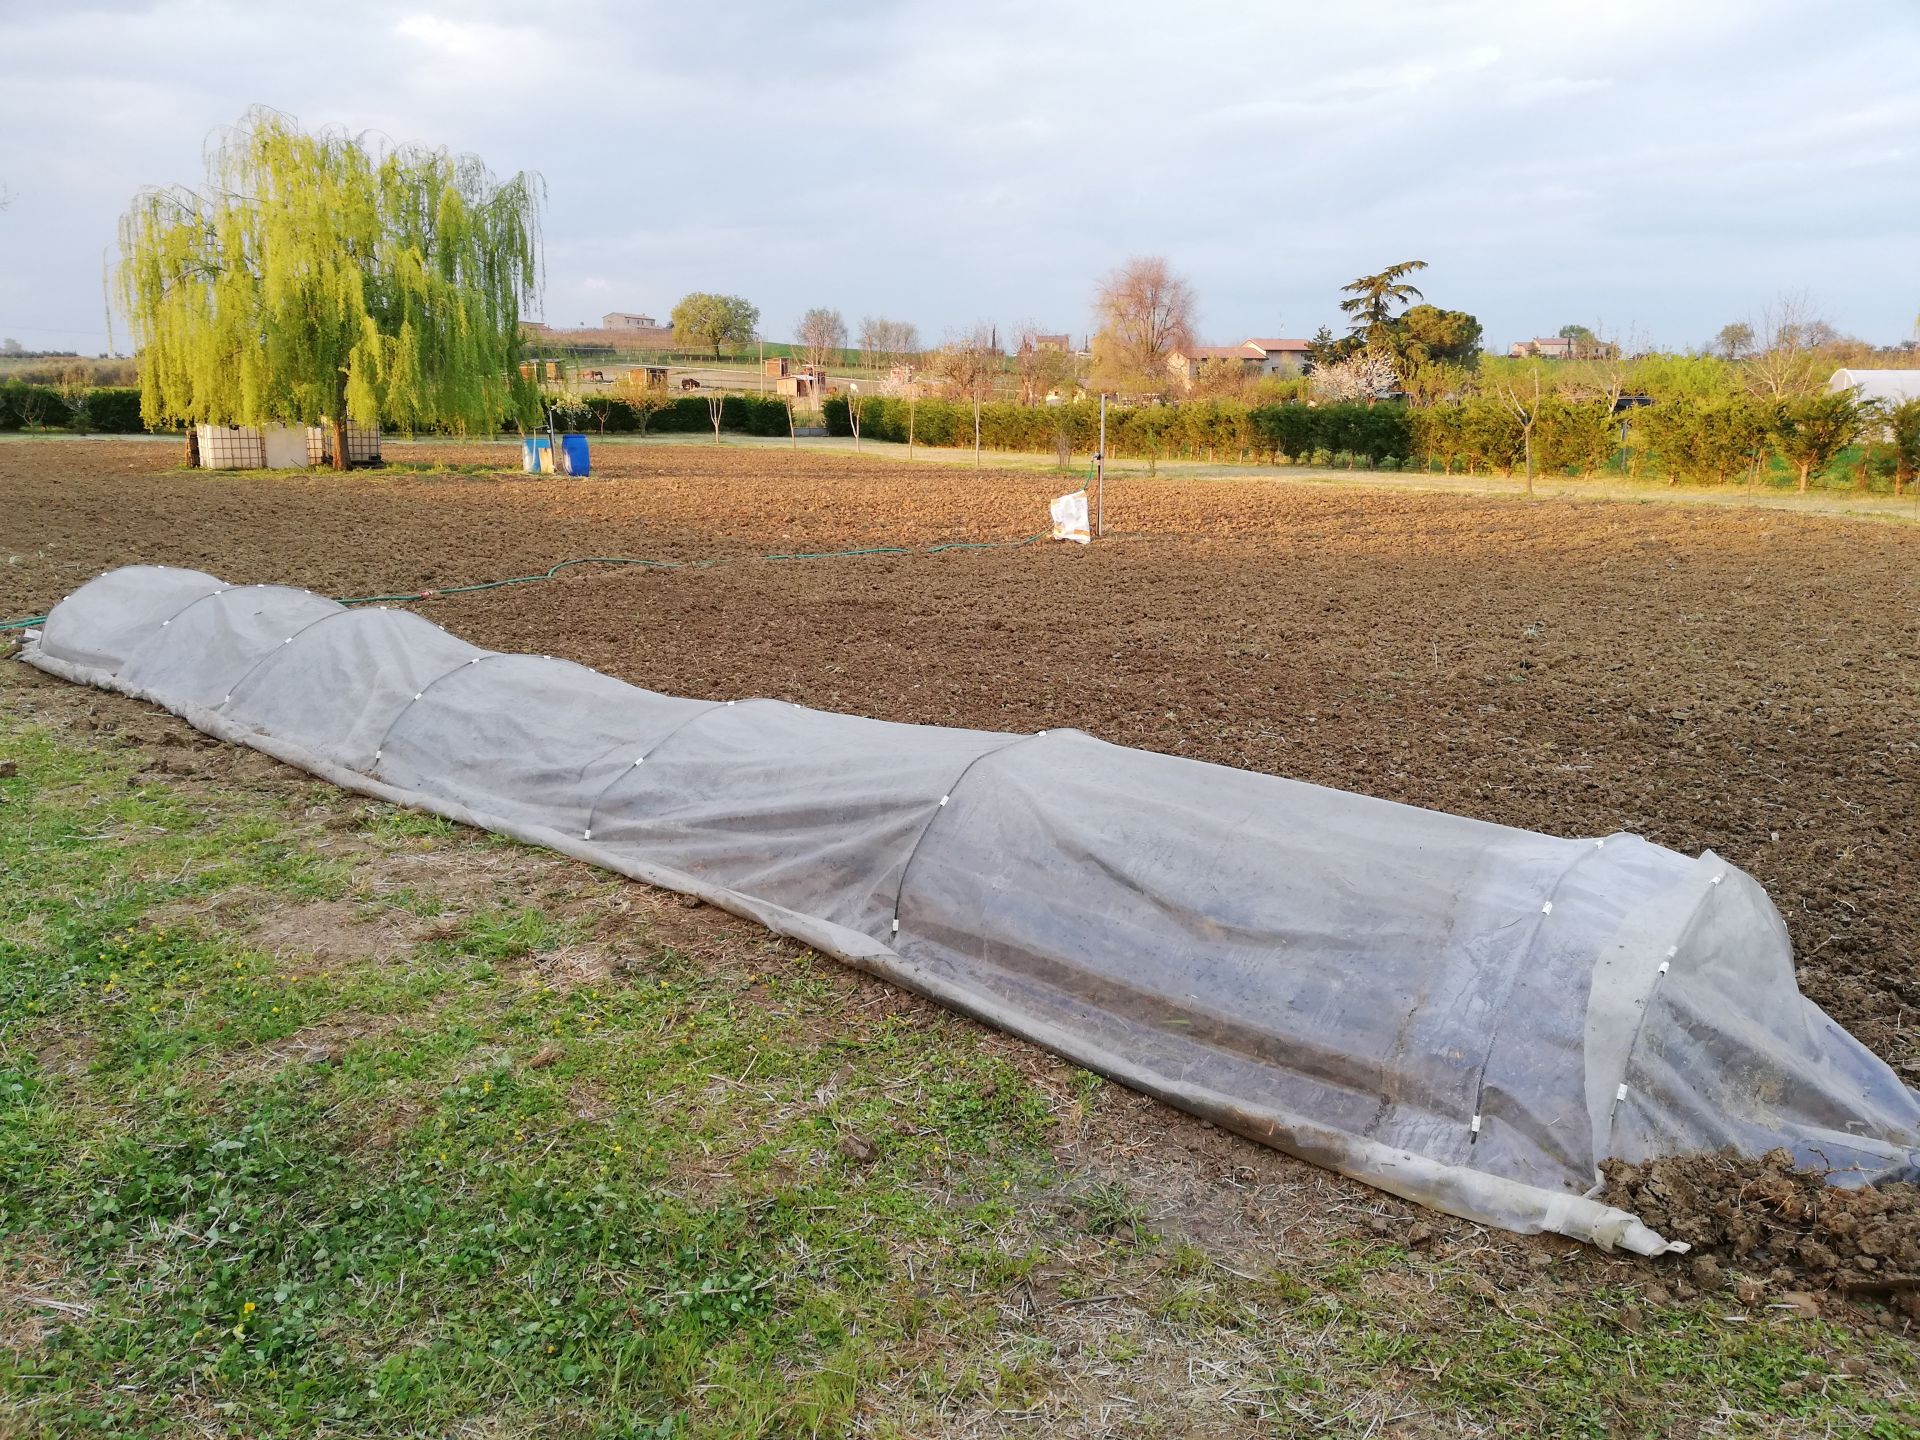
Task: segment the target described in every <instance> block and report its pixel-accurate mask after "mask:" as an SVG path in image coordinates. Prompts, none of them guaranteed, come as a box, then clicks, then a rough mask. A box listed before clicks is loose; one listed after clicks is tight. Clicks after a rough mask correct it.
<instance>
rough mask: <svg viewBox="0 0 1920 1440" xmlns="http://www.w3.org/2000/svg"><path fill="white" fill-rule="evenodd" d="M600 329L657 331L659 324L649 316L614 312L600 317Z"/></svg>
mask: <svg viewBox="0 0 1920 1440" xmlns="http://www.w3.org/2000/svg"><path fill="white" fill-rule="evenodd" d="M600 328H601V329H602V330H657V329H659V328H660V322H659V321H657V320H655V319H654V318H653V317H652V316H651V315H628V314H625V313H623V312H621V311H618V310H616V311H614V312H613V313H612V314H610V315H602V316H601V317H600Z"/></svg>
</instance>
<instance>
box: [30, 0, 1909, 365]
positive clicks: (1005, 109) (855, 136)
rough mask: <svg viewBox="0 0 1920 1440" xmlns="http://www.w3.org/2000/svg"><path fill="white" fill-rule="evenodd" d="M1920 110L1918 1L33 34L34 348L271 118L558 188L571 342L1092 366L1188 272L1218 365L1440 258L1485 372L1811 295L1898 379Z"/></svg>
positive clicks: (136, 7)
mask: <svg viewBox="0 0 1920 1440" xmlns="http://www.w3.org/2000/svg"><path fill="white" fill-rule="evenodd" d="M1917 71H1920V5H1916V4H1915V3H1914V0H1838V3H1834V4H1828V5H1814V4H1809V3H1807V0H1609V3H1606V4H1595V3H1593V0H1567V3H1563V0H1376V3H1373V4H1368V5H1364V6H1334V5H1299V4H1278V3H1265V4H1256V3H1252V0H1246V3H1209V0H1193V3H1184V4H1179V5H1168V4H1165V3H1157V4H1150V3H1134V0H1103V3H1083V0H1051V3H1049V0H1005V3H1003V0H958V3H956V0H944V3H919V0H900V3H880V0H871V3H859V0H854V3H840V4H825V5H816V6H793V5H773V4H733V5H718V4H712V3H702V0H682V3H679V4H673V5H654V4H647V3H634V0H626V3H593V0H578V3H556V4H546V5H542V4H531V5H529V4H526V3H515V4H495V3H492V0H464V3H461V4H459V5H445V6H438V7H436V6H433V5H428V4H419V5H409V4H393V5H380V4H361V3H355V0H328V3H320V0H306V3H301V4H280V3H275V0H251V3H224V0H181V3H152V4H137V3H98V0H62V3H59V4H52V5H49V4H46V3H44V0H32V3H23V0H0V187H4V190H5V192H6V194H7V195H8V196H10V197H11V204H10V205H9V206H8V208H7V209H5V210H4V211H0V336H14V337H17V338H18V339H19V340H20V341H21V343H22V344H24V345H27V346H28V347H29V348H35V349H40V348H62V349H77V350H81V351H97V350H99V349H101V348H102V347H103V346H104V345H105V343H106V322H105V319H104V311H103V301H102V284H101V275H102V265H103V262H104V261H105V260H106V259H107V258H108V257H109V256H110V255H111V252H112V246H113V243H114V226H115V221H116V219H117V217H118V216H119V214H120V212H121V211H122V210H123V209H124V208H125V206H126V203H127V201H128V199H129V198H130V197H131V196H132V195H133V194H134V193H135V191H137V190H138V189H139V188H140V187H141V186H143V185H148V184H157V183H173V182H184V183H193V182H195V181H196V180H197V179H198V177H199V176H200V174H201V173H202V169H201V155H202V148H203V146H204V144H205V142H206V140H207V137H208V135H209V133H210V132H211V131H213V130H214V129H215V127H217V126H219V125H222V124H224V123H230V122H232V121H233V120H235V119H237V118H238V117H239V115H240V114H241V112H242V111H244V110H245V109H246V108H247V107H248V106H249V105H252V104H266V105H272V106H275V107H277V108H279V109H282V110H285V111H287V112H289V113H291V114H293V115H295V116H297V117H298V118H299V119H300V120H301V121H303V122H305V123H307V124H309V125H314V126H318V125H345V126H349V127H351V128H353V129H355V130H362V129H365V130H376V131H380V132H384V133H386V134H388V135H391V136H395V137H398V138H404V139H411V140H422V141H428V142H431V143H434V144H440V145H445V146H448V147H450V148H452V149H456V150H467V151H473V152H476V153H478V154H479V155H481V156H483V157H484V158H485V159H486V160H487V162H488V163H489V164H490V165H491V166H492V167H493V168H494V169H495V171H496V172H500V173H510V172H512V171H515V170H519V169H531V170H537V171H538V172H540V173H541V174H542V175H543V176H544V177H545V179H546V182H547V187H548V209H547V213H546V235H547V248H546V264H547V282H546V294H545V315H546V318H547V319H549V320H552V321H555V322H559V323H566V324H572V323H577V322H579V321H581V320H583V319H589V318H592V317H597V316H598V315H600V314H601V313H602V312H603V311H606V310H615V309H618V310H642V311H647V312H650V313H653V314H656V315H664V314H665V313H666V312H667V310H668V309H670V308H671V306H672V304H673V302H674V300H675V299H676V298H678V297H679V296H680V295H681V294H683V293H684V292H686V291H688V290H691V289H716V290H725V291H729V292H734V293H739V294H743V295H745V296H747V297H748V298H749V299H751V300H753V301H754V302H755V303H756V304H758V305H759V306H760V307H761V311H762V315H763V319H762V326H761V328H762V330H763V331H764V332H765V333H766V334H767V335H768V336H769V337H771V338H776V339H778V338H784V337H786V336H788V335H790V334H791V332H792V329H793V325H794V321H795V320H796V318H797V317H798V315H799V314H800V312H801V311H802V310H804V309H805V308H806V307H808V306H810V305H831V306H834V307H836V308H838V309H839V310H840V311H841V312H842V313H844V314H845V315H846V316H847V318H848V321H849V323H850V324H854V325H857V321H858V317H859V316H861V315H865V314H883V315H888V316H893V317H898V318H903V319H908V320H912V321H914V322H915V323H916V324H918V325H919V327H920V331H921V334H922V336H923V337H925V338H927V339H928V340H929V341H935V340H938V339H939V337H940V336H941V335H942V334H943V333H944V332H946V331H948V330H954V329H959V328H962V327H966V326H970V325H972V324H973V323H975V322H977V321H982V320H990V321H995V322H997V323H998V324H999V325H1000V326H1001V327H1002V330H1003V332H1004V331H1005V330H1006V329H1007V328H1008V327H1010V326H1012V325H1013V324H1015V323H1017V322H1019V321H1022V320H1033V321H1037V322H1039V323H1040V324H1041V325H1042V327H1043V328H1049V329H1055V328H1057V329H1063V330H1072V331H1074V332H1075V333H1076V334H1078V333H1079V332H1081V331H1084V330H1085V329H1086V328H1087V325H1088V318H1089V317H1088V309H1089V299H1090V295H1091V292H1092V289H1093V285H1094V283H1095V281H1096V280H1097V278H1098V277H1099V276H1100V275H1101V274H1102V273H1104V272H1105V271H1107V270H1109V269H1111V268H1112V267H1113V266H1114V265H1115V264H1116V263H1118V262H1120V261H1121V260H1123V259H1125V258H1126V257H1127V256H1129V255H1136V254H1155V253H1157V254H1164V255H1166V256H1167V257H1168V258H1169V259H1170V260H1171V261H1172V262H1173V263H1174V265H1175V266H1176V268H1177V269H1179V270H1180V271H1181V272H1183V273H1184V274H1185V275H1186V276H1187V277H1188V278H1189V279H1190V280H1191V281H1192V283H1193V285H1194V288H1195V290H1196V291H1197V292H1198V295H1199V299H1200V317H1199V318H1200V329H1201V331H1202V334H1203V337H1204V338H1207V339H1211V340H1214V341H1221V342H1226V341H1236V340H1239V339H1242V338H1244V337H1246V336H1247V335H1250V334H1255V335H1276V334H1279V335H1307V334H1310V333H1311V332H1312V331H1313V330H1314V329H1315V328H1316V327H1318V326H1319V325H1321V324H1329V323H1336V322H1337V321H1338V319H1339V316H1338V311H1337V309H1336V305H1337V300H1338V296H1337V295H1336V293H1335V292H1336V291H1337V289H1338V287H1339V286H1340V285H1341V284H1342V283H1343V282H1344V281H1346V280H1348V279H1350V278H1352V277H1353V276H1355V275H1357V274H1360V273H1362V272H1365V271H1369V270H1375V269H1378V268H1380V267H1381V266H1383V265H1385V264H1387V263H1388V262H1391V261H1397V260H1404V259H1409V258H1419V259H1424V260H1427V261H1429V262H1430V263H1431V267H1432V268H1431V269H1430V270H1429V271H1428V272H1427V273H1426V275H1425V276H1423V277H1421V278H1422V280H1423V283H1424V287H1425V289H1426V292H1427V295H1428V297H1429V298H1430V299H1432V300H1433V301H1435V302H1436V303H1439V304H1443V305H1447V306H1449V307H1454V308H1462V309H1467V310H1471V311H1472V312H1474V313H1475V314H1477V315H1478V316H1480V318H1481V319H1482V321H1483V322H1484V323H1485V325H1486V330H1487V339H1488V341H1489V343H1490V344H1499V345H1504V344H1506V343H1507V342H1508V341H1510V340H1512V339H1515V338H1519V337H1522V336H1526V335H1531V334H1535V333H1551V332H1552V331H1554V330H1556V329H1557V328H1559V327H1560V326H1561V325H1563V324H1566V323H1569V322H1579V323H1583V324H1588V325H1592V326H1594V327H1595V328H1598V329H1601V330H1602V331H1603V332H1604V333H1608V334H1611V335H1614V336H1616V337H1618V338H1621V339H1625V340H1628V341H1630V342H1635V343H1648V342H1653V343H1661V344H1668V345H1690V344H1699V343H1702V342H1704V341H1706V340H1707V339H1709V338H1710V337H1711V336H1712V334H1713V332H1714V331H1715V330H1716V329H1718V328H1719V326H1720V325H1722V324H1724V323H1726V322H1727V321H1729V320H1732V319H1737V318H1740V317H1742V316H1743V315H1747V314H1749V313H1751V312H1755V311H1757V310H1759V309H1761V308H1762V307H1764V306H1765V305H1767V304H1768V303H1769V302H1770V301H1772V300H1774V299H1775V298H1777V297H1779V296H1780V295H1782V294H1784V293H1797V292H1804V294H1805V295H1806V296H1807V297H1808V298H1809V299H1810V300H1811V302H1812V303H1813V306H1814V308H1815V309H1816V310H1817V312H1818V313H1820V314H1822V315H1824V316H1825V317H1827V318H1828V319H1829V320H1831V321H1832V322H1833V323H1834V324H1836V325H1838V326H1839V327H1840V328H1842V329H1843V330H1847V331H1850V332H1853V333H1857V334H1859V335H1862V336H1864V337H1867V338H1871V339H1876V340H1881V341H1894V340H1899V339H1903V338H1906V337H1908V336H1910V335H1911V334H1912V329H1913V325H1914V321H1915V315H1916V312H1920V84H1916V83H1915V75H1916V73H1917Z"/></svg>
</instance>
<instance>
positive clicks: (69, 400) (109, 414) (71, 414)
mask: <svg viewBox="0 0 1920 1440" xmlns="http://www.w3.org/2000/svg"><path fill="white" fill-rule="evenodd" d="M145 429H146V426H144V425H142V424H141V423H140V392H139V391H138V390H136V389H134V388H132V387H131V386H125V387H122V386H107V387H102V388H100V389H97V390H76V391H69V390H60V389H56V388H54V387H53V386H51V385H22V384H19V383H18V382H9V383H7V384H0V430H84V431H86V432H88V433H90V434H95V435H137V434H139V433H140V432H141V431H143V430H145Z"/></svg>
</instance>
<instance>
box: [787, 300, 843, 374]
mask: <svg viewBox="0 0 1920 1440" xmlns="http://www.w3.org/2000/svg"><path fill="white" fill-rule="evenodd" d="M794 338H795V339H797V340H798V341H799V342H800V348H801V349H802V350H804V351H805V352H806V355H807V363H808V364H809V365H811V366H813V368H814V369H816V370H822V371H824V370H825V369H826V368H827V366H828V365H829V364H831V363H832V362H833V360H834V359H835V358H837V353H838V352H839V351H841V350H844V349H845V348H846V345H847V322H846V321H844V320H842V319H841V318H840V312H839V311H838V310H828V309H826V308H825V307H824V306H819V305H816V306H815V307H814V308H813V309H811V310H809V311H807V313H806V314H804V315H802V316H801V317H800V324H799V326H798V328H796V329H795V331H794Z"/></svg>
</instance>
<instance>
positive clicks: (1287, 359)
mask: <svg viewBox="0 0 1920 1440" xmlns="http://www.w3.org/2000/svg"><path fill="white" fill-rule="evenodd" d="M1308 348H1309V347H1308V345H1307V342H1306V341H1305V340H1242V341H1241V342H1240V343H1239V344H1238V345H1182V346H1180V347H1179V348H1178V349H1176V350H1174V351H1173V352H1172V353H1171V354H1169V355H1168V356H1167V368H1168V369H1169V370H1171V371H1173V373H1174V376H1175V378H1177V379H1178V380H1179V381H1180V383H1181V384H1182V385H1185V386H1188V387H1189V388H1190V387H1191V386H1192V385H1193V382H1194V381H1195V380H1197V379H1199V378H1200V367H1201V366H1202V365H1204V364H1206V363H1207V362H1208V361H1209V360H1225V361H1229V362H1234V363H1238V364H1239V365H1240V367H1241V368H1242V369H1243V370H1245V371H1246V372H1247V373H1248V374H1250V375H1291V374H1298V373H1299V372H1300V369H1301V367H1302V365H1303V364H1304V362H1305V361H1306V358H1307V351H1308Z"/></svg>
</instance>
